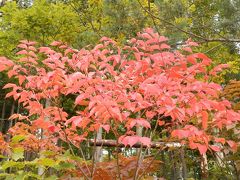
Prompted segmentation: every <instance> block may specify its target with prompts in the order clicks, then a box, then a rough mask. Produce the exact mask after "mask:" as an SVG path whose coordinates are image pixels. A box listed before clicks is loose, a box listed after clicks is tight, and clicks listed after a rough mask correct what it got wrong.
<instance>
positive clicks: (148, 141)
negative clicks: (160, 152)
mask: <svg viewBox="0 0 240 180" xmlns="http://www.w3.org/2000/svg"><path fill="white" fill-rule="evenodd" d="M140 142H141V143H142V144H143V145H145V146H148V147H150V146H151V139H150V138H148V137H140Z"/></svg>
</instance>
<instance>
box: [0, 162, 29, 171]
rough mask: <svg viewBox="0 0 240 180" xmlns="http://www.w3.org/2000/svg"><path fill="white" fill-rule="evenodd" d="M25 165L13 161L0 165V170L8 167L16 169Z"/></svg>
mask: <svg viewBox="0 0 240 180" xmlns="http://www.w3.org/2000/svg"><path fill="white" fill-rule="evenodd" d="M24 166H25V165H24V163H23V162H15V161H5V162H4V163H3V165H2V169H3V170H6V169H7V168H10V167H16V168H19V169H21V168H23V167H24Z"/></svg>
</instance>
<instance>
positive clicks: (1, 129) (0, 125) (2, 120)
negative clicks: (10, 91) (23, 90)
mask: <svg viewBox="0 0 240 180" xmlns="http://www.w3.org/2000/svg"><path fill="white" fill-rule="evenodd" d="M5 111H6V99H4V102H3V107H2V115H1V121H0V132H3V126H4V120H5Z"/></svg>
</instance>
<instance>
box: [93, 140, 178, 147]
mask: <svg viewBox="0 0 240 180" xmlns="http://www.w3.org/2000/svg"><path fill="white" fill-rule="evenodd" d="M88 142H89V145H90V146H94V145H96V146H103V147H120V148H121V147H125V146H124V144H118V146H117V142H116V140H110V139H101V140H96V142H94V139H90V140H88ZM163 146H165V147H177V148H179V147H182V145H181V144H180V143H178V142H152V143H151V145H150V146H149V148H155V149H157V148H160V147H163ZM132 147H133V148H140V147H141V143H136V144H134V145H133V146H132ZM142 147H143V148H148V147H147V146H146V145H142Z"/></svg>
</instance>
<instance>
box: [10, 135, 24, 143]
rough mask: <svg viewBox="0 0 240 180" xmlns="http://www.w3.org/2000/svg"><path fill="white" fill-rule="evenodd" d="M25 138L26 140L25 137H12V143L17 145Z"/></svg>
mask: <svg viewBox="0 0 240 180" xmlns="http://www.w3.org/2000/svg"><path fill="white" fill-rule="evenodd" d="M25 138H26V137H25V136H23V135H16V136H13V138H12V142H13V143H18V142H20V141H22V140H24V139H25Z"/></svg>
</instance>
